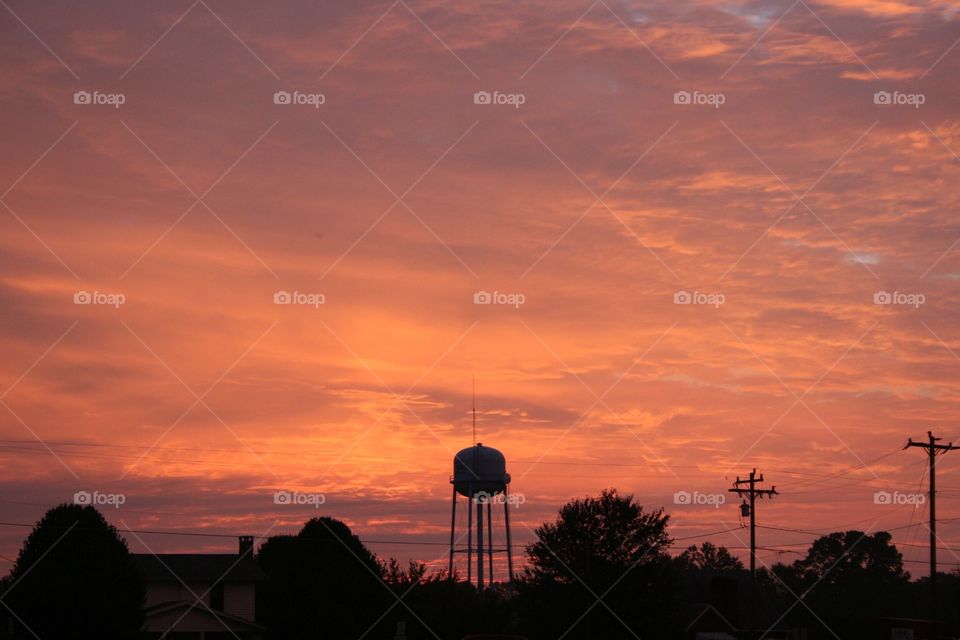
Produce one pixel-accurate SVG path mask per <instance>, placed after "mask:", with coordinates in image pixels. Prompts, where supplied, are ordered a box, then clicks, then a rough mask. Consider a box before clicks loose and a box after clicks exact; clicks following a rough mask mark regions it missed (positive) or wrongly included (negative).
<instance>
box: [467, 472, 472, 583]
mask: <svg viewBox="0 0 960 640" xmlns="http://www.w3.org/2000/svg"><path fill="white" fill-rule="evenodd" d="M467 495H468V496H469V497H468V498H467V582H472V581H473V509H472V508H471V507H470V503H471V502H473V487H472V486H470V485H467Z"/></svg>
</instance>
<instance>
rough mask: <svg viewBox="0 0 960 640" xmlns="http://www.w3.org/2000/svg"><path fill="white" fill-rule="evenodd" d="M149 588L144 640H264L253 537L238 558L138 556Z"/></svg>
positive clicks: (247, 538) (241, 547) (261, 577)
mask: <svg viewBox="0 0 960 640" xmlns="http://www.w3.org/2000/svg"><path fill="white" fill-rule="evenodd" d="M133 557H134V559H135V561H136V563H137V566H138V567H139V569H140V572H141V574H142V575H143V580H144V583H145V584H146V590H147V598H146V602H145V604H144V607H145V611H144V613H145V617H146V621H145V625H144V631H143V633H142V635H141V637H142V638H144V640H148V639H149V640H159V639H160V638H163V639H164V640H221V639H223V640H226V639H231V640H237V639H239V640H262V638H263V637H264V628H263V627H262V626H260V625H258V624H257V623H256V585H257V583H258V582H260V581H262V580H265V579H266V576H265V575H264V574H263V572H262V571H261V570H260V567H259V566H258V565H257V563H256V561H255V560H254V558H253V537H252V536H241V537H240V544H239V549H238V553H226V554H206V553H161V554H157V555H154V554H144V553H140V554H133Z"/></svg>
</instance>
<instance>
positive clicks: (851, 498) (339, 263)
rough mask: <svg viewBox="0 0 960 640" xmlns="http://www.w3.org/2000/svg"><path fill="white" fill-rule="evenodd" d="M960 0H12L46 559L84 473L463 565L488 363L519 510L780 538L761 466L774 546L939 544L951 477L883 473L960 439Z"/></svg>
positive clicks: (11, 51)
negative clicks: (600, 505) (750, 518)
mask: <svg viewBox="0 0 960 640" xmlns="http://www.w3.org/2000/svg"><path fill="white" fill-rule="evenodd" d="M791 1H792V0H791ZM958 10H960V5H958V3H957V2H954V1H953V0H929V1H921V0H916V1H908V0H883V1H871V0H862V1H861V0H818V1H817V2H807V3H805V2H803V0H800V1H799V2H796V3H793V4H791V2H788V1H784V2H773V3H771V2H747V1H742V0H731V1H730V2H723V3H717V2H707V1H698V0H683V1H679V2H653V3H642V4H636V3H629V2H619V1H613V0H599V1H598V2H596V3H594V4H593V5H590V4H589V3H587V2H545V3H537V2H525V3H519V4H518V3H509V2H508V3H462V4H459V5H458V4H455V3H443V2H437V1H434V0H411V1H406V2H405V1H404V0H398V2H395V3H393V4H390V3H376V2H366V1H364V2H342V3H322V6H318V5H317V3H309V2H302V3H284V4H283V5H282V6H274V5H272V4H271V3H255V2H249V1H248V0H242V1H239V2H224V1H223V0H198V2H195V3H193V4H191V3H190V2H189V1H186V2H174V3H149V4H141V3H124V2H93V3H87V2H84V3H70V2H50V3H29V2H24V1H22V0H16V1H9V3H8V4H4V7H3V8H0V16H2V17H0V25H2V35H3V37H2V39H0V48H2V50H3V56H2V62H0V74H2V88H3V102H2V105H3V106H2V115H3V117H2V118H0V132H2V135H3V139H4V144H3V151H2V153H0V193H2V196H0V202H2V205H3V206H2V207H0V261H2V270H0V341H2V344H3V350H4V358H3V359H2V364H0V367H2V370H0V400H2V404H0V441H2V442H0V468H2V471H0V504H2V506H3V513H4V515H3V517H2V518H0V520H2V521H4V522H5V523H6V524H7V525H9V526H2V527H0V554H2V555H0V563H2V567H3V570H4V572H6V571H7V570H8V569H9V567H10V565H11V559H12V558H14V557H15V555H16V553H17V549H18V548H19V546H20V544H21V542H22V540H23V538H24V536H25V535H26V533H27V532H28V531H29V529H28V528H23V527H18V526H13V525H17V524H27V525H32V524H33V523H34V522H35V521H36V520H37V519H38V518H39V517H40V516H41V515H42V514H43V513H44V512H45V511H46V510H47V509H48V508H49V507H51V506H53V505H55V504H58V503H61V502H70V501H73V500H74V496H75V494H77V493H78V492H87V493H88V494H90V495H94V494H99V495H113V494H120V495H122V496H123V497H124V499H123V504H122V505H119V506H117V508H113V506H112V505H109V504H107V505H104V506H103V508H102V509H101V510H102V511H103V513H104V514H105V516H106V517H107V519H108V520H109V521H110V522H111V523H113V524H115V525H117V526H118V527H121V528H124V529H134V530H136V531H164V532H184V533H210V534H224V535H225V536H236V535H240V534H250V535H255V536H265V535H272V534H276V533H282V532H287V533H292V532H296V531H297V530H298V529H299V527H300V526H302V524H303V523H304V521H306V520H307V519H309V518H310V517H313V516H314V515H317V514H318V513H320V514H324V515H330V516H334V517H337V518H340V519H342V520H344V522H346V523H347V524H348V525H349V526H350V527H351V528H353V530H354V531H355V532H356V533H357V534H358V535H359V536H360V537H361V538H362V539H363V540H364V541H369V542H368V544H369V547H370V548H371V550H373V551H374V552H376V553H377V554H378V555H379V556H381V557H384V558H386V557H389V556H395V557H398V558H401V559H403V560H405V559H407V558H416V559H419V560H422V561H425V562H428V563H430V564H431V566H435V567H444V566H446V559H445V557H446V556H445V554H446V548H445V546H444V544H445V543H446V541H447V539H448V536H449V530H450V497H451V488H450V483H449V476H450V474H451V472H452V467H453V455H454V453H455V452H456V451H459V450H460V449H462V448H464V447H467V446H470V444H471V443H472V438H473V435H472V425H471V406H472V403H473V399H472V396H473V385H474V381H475V384H476V405H477V439H478V440H479V441H481V442H483V443H484V444H489V445H490V446H493V447H496V448H497V449H499V450H500V451H502V452H503V453H504V454H505V455H506V457H507V465H508V470H509V472H510V473H511V475H512V483H511V491H512V492H514V493H516V494H518V495H522V496H523V503H522V504H519V505H517V508H516V510H515V511H514V512H513V514H515V515H513V516H512V517H515V521H514V522H513V530H514V536H515V542H518V543H525V542H529V541H530V540H531V539H532V537H533V534H532V529H533V528H535V527H536V526H538V525H539V524H540V523H542V522H543V521H545V520H550V519H552V518H553V517H554V515H555V513H556V510H557V509H558V507H559V506H560V505H562V504H563V503H564V502H566V501H567V500H568V499H570V498H571V497H577V496H583V495H592V494H597V493H599V492H600V491H601V490H602V489H604V488H607V487H616V488H617V489H619V490H620V491H621V492H623V493H632V494H634V495H635V496H637V498H638V499H639V500H640V502H642V503H643V504H644V505H645V506H649V507H653V508H658V507H663V508H664V509H665V510H666V511H668V512H669V513H670V514H671V528H670V533H671V535H672V536H674V537H675V538H688V537H689V538H690V539H693V537H694V536H702V537H699V538H696V540H697V541H700V540H703V539H709V540H713V541H714V542H716V543H717V544H724V545H726V546H728V547H729V548H730V549H731V551H732V552H734V553H735V554H736V555H738V556H740V557H745V555H746V550H745V549H744V547H745V546H746V540H747V537H746V535H745V534H744V531H743V530H741V522H740V518H739V511H738V508H737V507H738V499H737V498H736V497H735V496H733V494H730V493H728V489H729V488H730V487H731V486H732V483H733V481H734V480H735V479H736V478H737V477H738V476H740V477H743V476H744V475H745V474H747V473H749V472H750V470H751V469H754V468H756V469H757V470H758V472H762V473H763V474H764V475H765V478H766V483H767V485H768V486H769V485H771V484H772V485H776V487H777V490H778V492H780V494H781V495H779V496H777V497H776V499H774V500H771V501H765V502H764V503H763V505H762V507H761V509H762V510H761V511H759V513H758V520H757V522H758V524H759V525H762V526H764V527H771V528H764V529H761V531H760V533H759V534H758V535H759V537H760V544H761V546H762V547H763V548H764V550H762V551H760V552H759V556H758V557H759V559H760V562H762V563H763V564H770V563H773V562H776V561H777V560H784V561H791V560H793V559H794V558H795V556H792V555H790V552H789V550H796V551H803V550H804V549H805V548H806V547H807V546H808V545H809V543H810V542H811V541H812V540H813V539H814V538H815V537H816V534H818V533H825V532H829V531H842V530H845V529H850V528H856V529H860V530H864V531H867V530H871V531H877V530H887V531H890V532H891V534H892V535H893V539H894V542H895V543H896V544H897V546H898V548H899V549H900V550H901V552H902V553H903V554H904V560H905V562H906V564H905V567H906V568H907V569H908V570H909V571H910V572H911V574H913V575H914V576H917V575H924V574H925V572H926V566H925V562H926V553H927V547H926V538H925V536H926V535H927V530H926V529H925V528H924V527H922V526H920V527H918V526H916V524H917V523H920V522H923V521H925V520H926V518H927V517H928V515H927V505H926V504H919V505H918V504H915V503H911V502H907V501H901V502H899V503H897V499H896V498H894V499H893V502H894V503H893V504H889V503H884V502H883V500H880V501H879V502H878V500H877V497H876V496H877V492H887V493H889V494H890V495H898V496H900V495H908V494H909V495H913V494H922V493H923V492H925V491H927V485H926V482H925V477H926V476H925V475H924V474H925V471H926V466H925V465H926V458H925V457H924V456H923V455H922V454H921V453H920V452H919V451H916V450H903V451H902V450H901V449H902V448H903V446H904V444H905V443H906V441H907V438H908V437H913V438H915V439H916V438H925V437H926V436H925V434H926V433H927V431H928V430H930V431H933V433H934V434H935V435H940V436H943V437H944V442H946V441H949V440H951V439H952V440H953V441H954V442H956V441H958V440H960V430H958V424H960V420H958V418H960V396H958V391H960V323H958V322H957V318H958V317H960V316H958V314H960V292H958V283H960V219H958V216H957V207H958V204H960V156H958V153H960V119H958V105H960V84H958V82H957V78H958V77H960V46H955V45H957V39H958V37H960V30H958V24H960V22H958V20H960V15H958ZM78 92H80V93H78ZM84 92H85V93H84ZM278 92H280V93H278ZM478 92H481V93H479V94H478ZM483 92H486V93H483ZM118 96H120V98H118ZM318 96H319V97H318ZM98 101H99V103H98ZM482 292H487V293H489V295H490V298H489V299H485V298H483V297H480V298H477V297H476V296H477V294H478V293H482ZM278 293H280V294H283V293H287V294H289V298H284V297H283V295H281V296H280V297H279V298H278V297H277V295H278ZM85 295H86V296H88V297H84V296H85ZM77 296H79V297H77ZM488 301H489V304H485V302H488ZM286 302H290V303H289V304H287V303H286ZM478 303H479V304H478ZM937 471H938V478H937V481H938V482H937V485H938V490H939V491H940V492H941V494H942V495H941V496H940V502H939V503H938V507H939V508H938V511H937V514H938V517H939V518H940V519H941V524H940V528H939V530H938V534H939V536H940V538H941V539H942V544H943V546H942V549H943V550H942V551H941V556H940V560H941V564H942V565H943V569H942V570H944V571H948V570H952V569H954V568H956V567H958V566H960V506H958V500H960V455H955V456H952V457H951V456H946V457H944V459H943V461H942V462H941V463H940V464H939V466H938V467H937ZM278 491H286V492H300V493H303V494H311V495H313V494H321V495H322V496H323V504H319V505H318V504H300V505H285V504H276V503H275V499H274V498H275V495H276V492H278ZM677 492H687V493H689V494H691V495H693V494H694V493H698V494H703V495H716V494H722V495H723V496H724V499H725V500H726V503H725V504H720V505H716V504H707V503H704V504H699V505H696V504H682V503H681V504H677V501H676V498H675V494H676V493H677ZM464 517H465V516H464ZM785 529H794V530H800V531H787V530H785ZM804 532H808V533H804ZM706 534H710V535H706ZM127 540H128V542H129V544H130V547H131V549H132V550H136V551H139V552H142V551H145V550H146V549H147V548H149V549H150V550H152V551H156V552H160V551H167V552H172V551H178V550H183V551H208V550H209V551H215V550H218V549H230V550H232V549H234V547H235V546H236V541H235V540H233V539H230V538H229V537H223V538H218V537H199V536H173V535H160V534H142V535H138V536H136V537H134V536H127ZM686 544H687V543H686V542H678V543H677V547H676V548H677V549H682V548H683V547H684V546H686ZM767 549H773V550H772V551H771V550H767ZM950 549H953V550H955V551H956V553H953V552H952V551H949V550H950ZM785 550H786V551H785ZM519 555H520V556H522V554H519Z"/></svg>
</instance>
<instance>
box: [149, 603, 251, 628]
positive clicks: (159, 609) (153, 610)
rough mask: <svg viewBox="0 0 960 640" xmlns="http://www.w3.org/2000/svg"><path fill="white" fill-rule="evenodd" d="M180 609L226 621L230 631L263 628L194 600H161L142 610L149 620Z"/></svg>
mask: <svg viewBox="0 0 960 640" xmlns="http://www.w3.org/2000/svg"><path fill="white" fill-rule="evenodd" d="M181 610H186V611H189V612H191V613H193V614H194V615H201V616H209V617H211V618H216V619H218V620H220V621H221V622H222V623H226V626H227V627H228V628H229V629H230V630H231V631H262V630H263V629H265V627H264V626H262V625H259V624H257V623H256V622H253V621H252V620H247V619H246V618H241V617H239V616H235V615H233V614H230V613H227V612H225V611H218V610H215V609H209V608H207V607H205V606H202V605H200V604H198V603H196V602H186V601H184V600H171V601H169V602H161V603H159V604H156V605H154V606H152V607H147V608H146V609H145V610H144V615H145V616H146V618H147V620H148V621H149V620H150V619H151V618H156V617H159V616H162V615H163V614H165V613H170V612H172V611H181ZM181 619H182V618H181Z"/></svg>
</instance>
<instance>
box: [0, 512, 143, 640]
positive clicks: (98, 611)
mask: <svg viewBox="0 0 960 640" xmlns="http://www.w3.org/2000/svg"><path fill="white" fill-rule="evenodd" d="M145 597H146V590H145V587H144V584H143V579H142V578H141V576H140V574H139V573H138V571H137V568H136V565H135V564H134V561H133V558H132V557H131V556H130V552H129V550H128V549H127V544H126V542H125V541H124V540H123V538H121V537H120V535H119V534H118V533H117V530H116V528H114V527H113V526H111V525H109V524H108V523H107V521H106V520H104V518H103V516H102V515H100V512H99V511H97V510H96V509H95V508H94V507H91V506H80V505H74V504H62V505H59V506H57V507H54V508H53V509H50V510H49V511H47V513H46V514H45V515H44V516H43V518H42V519H41V520H40V521H39V522H38V523H37V525H36V526H35V527H34V529H33V531H32V532H31V533H30V535H29V536H28V537H27V539H26V541H25V542H24V544H23V548H22V549H21V550H20V554H19V555H18V556H17V561H16V563H15V564H14V567H13V571H12V572H11V573H10V576H9V579H8V581H7V583H6V585H5V586H4V593H3V596H2V598H3V601H4V603H5V604H7V605H8V606H9V607H10V609H11V610H12V611H13V613H14V614H15V620H16V618H19V620H17V621H16V625H15V626H16V629H15V632H14V637H17V638H34V637H40V638H63V639H65V640H72V639H74V638H76V639H77V640H82V639H85V638H104V639H106V640H127V639H133V638H135V637H136V635H137V633H138V632H139V631H140V629H141V627H142V626H143V604H144V599H145Z"/></svg>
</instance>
